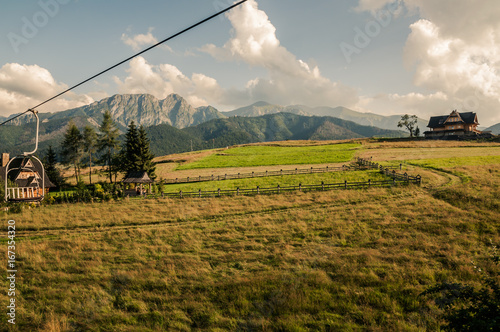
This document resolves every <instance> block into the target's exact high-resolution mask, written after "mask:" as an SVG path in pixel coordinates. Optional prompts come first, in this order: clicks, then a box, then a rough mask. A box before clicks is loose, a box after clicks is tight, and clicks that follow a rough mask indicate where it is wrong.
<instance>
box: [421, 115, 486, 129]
mask: <svg viewBox="0 0 500 332" xmlns="http://www.w3.org/2000/svg"><path fill="white" fill-rule="evenodd" d="M452 113H453V112H452ZM456 113H457V115H458V116H459V117H460V118H461V119H462V120H463V123H465V124H478V123H477V121H476V119H477V117H476V113H474V112H464V113H458V112H456ZM449 117H450V116H449V115H440V116H433V117H431V118H430V120H429V124H428V125H427V127H429V128H439V127H444V123H445V122H446V120H447V119H448V118H449Z"/></svg>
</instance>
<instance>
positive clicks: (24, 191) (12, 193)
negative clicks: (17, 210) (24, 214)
mask: <svg viewBox="0 0 500 332" xmlns="http://www.w3.org/2000/svg"><path fill="white" fill-rule="evenodd" d="M42 190H43V189H42ZM6 197H7V200H23V199H39V198H42V197H43V195H41V193H40V188H35V187H10V188H7V192H6Z"/></svg>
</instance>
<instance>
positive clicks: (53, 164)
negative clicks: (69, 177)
mask: <svg viewBox="0 0 500 332" xmlns="http://www.w3.org/2000/svg"><path fill="white" fill-rule="evenodd" d="M43 163H44V164H45V174H47V177H48V178H49V179H50V181H52V183H53V184H54V185H55V186H56V187H58V188H60V187H61V186H62V185H63V184H64V178H63V177H62V175H61V172H60V171H59V169H58V168H57V155H56V152H55V151H54V149H52V145H49V149H48V150H47V153H46V155H45V157H44V159H43Z"/></svg>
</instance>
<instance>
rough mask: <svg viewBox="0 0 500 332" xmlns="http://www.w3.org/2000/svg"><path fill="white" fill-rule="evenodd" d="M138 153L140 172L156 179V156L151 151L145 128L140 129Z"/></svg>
mask: <svg viewBox="0 0 500 332" xmlns="http://www.w3.org/2000/svg"><path fill="white" fill-rule="evenodd" d="M138 151H139V162H140V170H141V171H146V172H147V173H148V176H149V177H150V178H151V179H153V180H154V179H156V174H155V171H156V165H155V163H154V162H153V159H154V157H155V156H154V154H153V153H152V152H151V150H150V144H149V138H148V136H147V133H146V129H144V127H143V126H141V127H140V128H139V137H138Z"/></svg>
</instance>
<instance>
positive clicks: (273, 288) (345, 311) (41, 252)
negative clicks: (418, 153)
mask: <svg viewBox="0 0 500 332" xmlns="http://www.w3.org/2000/svg"><path fill="white" fill-rule="evenodd" d="M426 144H427V143H426ZM367 145H368V146H365V147H369V145H370V144H369V143H368V144H367ZM385 148H387V149H393V148H394V146H387V147H385ZM385 148H384V147H383V148H381V149H380V151H383V150H384V149H385ZM426 148H431V147H426ZM455 148H456V147H452V146H450V147H448V148H442V150H441V151H442V152H443V153H446V151H447V149H455ZM473 148H477V147H473ZM485 149H489V148H488V147H487V148H485ZM373 150H374V151H378V149H373ZM407 150H409V148H398V149H397V151H398V152H397V153H398V156H399V155H401V153H402V154H404V155H406V154H411V151H407ZM394 153H396V152H394ZM374 158H375V157H374ZM409 167H412V169H413V170H415V171H418V172H424V174H422V175H423V176H424V180H425V181H428V184H427V185H426V186H423V187H415V186H412V187H408V188H392V189H370V190H356V191H335V192H313V193H297V194H290V195H272V196H257V197H234V198H228V197H224V198H219V199H203V200H200V199H182V200H169V199H160V200H129V201H121V202H111V203H102V204H101V203H99V204H79V205H56V206H47V207H42V208H38V209H32V210H24V211H23V212H22V213H21V214H19V215H11V216H9V215H3V219H4V220H8V219H9V218H14V219H15V220H16V227H19V230H18V233H17V234H16V235H17V236H18V244H17V248H16V251H17V252H18V264H19V267H18V269H19V271H20V273H19V280H18V287H19V290H20V295H19V296H18V297H17V300H18V303H19V304H20V307H19V308H18V314H19V316H18V321H17V322H18V324H16V326H15V327H14V328H13V329H11V330H14V331H29V330H32V331H64V330H83V331H87V330H91V331H165V330H172V331H190V330H207V331H209V330H210V331H217V330H219V331H220V330H232V331H236V330H243V331H253V330H263V331H275V330H284V331H293V330H295V331H302V330H334V331H349V330H368V331H387V330H390V331H438V330H439V324H440V320H439V317H438V313H439V312H438V310H437V308H435V307H434V306H433V305H432V304H431V303H429V302H427V301H426V300H425V299H424V298H421V297H419V296H418V294H420V293H421V292H422V291H423V290H425V289H426V288H427V287H429V286H430V285H433V284H434V283H436V282H439V281H444V280H447V281H457V282H464V283H475V282H478V281H479V276H478V275H477V273H475V272H474V269H473V267H472V265H471V264H470V262H471V260H474V261H476V262H477V263H478V264H481V262H482V257H484V255H485V252H486V244H487V243H489V241H490V239H491V240H492V241H493V242H495V243H497V244H498V243H499V242H500V218H499V215H500V210H499V202H500V164H496V163H490V164H488V165H484V166H483V167H481V168H478V167H477V166H456V165H451V166H450V164H443V165H441V168H440V169H439V170H436V169H433V168H429V167H426V166H425V165H410V166H409ZM455 174H462V175H464V176H467V177H468V178H469V179H470V180H469V181H467V182H463V181H462V178H463V177H460V176H458V175H455ZM447 175H449V176H450V178H446V176H447ZM451 176H455V177H456V178H455V180H456V181H451V180H450V179H451ZM1 245H3V246H6V244H5V241H4V242H2V244H1ZM2 259H3V261H2V264H4V266H5V264H6V262H5V259H6V258H5V256H4V257H3V258H2ZM0 301H2V303H6V301H7V295H6V292H0ZM0 329H2V330H6V329H7V325H6V322H5V320H2V321H1V322H0Z"/></svg>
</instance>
